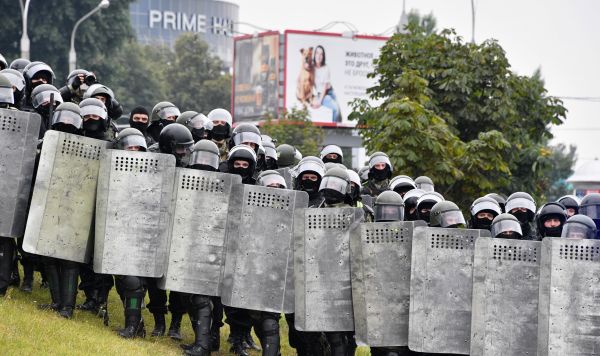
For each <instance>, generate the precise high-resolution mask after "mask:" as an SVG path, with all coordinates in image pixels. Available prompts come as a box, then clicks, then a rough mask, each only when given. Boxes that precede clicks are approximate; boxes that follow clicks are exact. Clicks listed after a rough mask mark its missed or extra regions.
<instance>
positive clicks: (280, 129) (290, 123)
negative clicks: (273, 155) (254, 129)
mask: <svg viewBox="0 0 600 356" xmlns="http://www.w3.org/2000/svg"><path fill="white" fill-rule="evenodd" d="M260 132H261V133H262V134H265V135H269V136H271V137H272V138H274V139H276V140H277V142H278V145H280V144H283V143H287V144H289V145H292V146H294V147H296V148H297V149H298V150H300V152H302V155H303V156H305V157H306V156H317V157H318V156H319V152H320V147H321V146H322V144H323V139H324V137H325V133H324V132H323V129H322V128H320V127H318V126H314V125H313V123H312V122H311V121H310V119H309V118H308V111H306V109H303V110H297V109H292V110H291V111H284V112H282V113H280V119H279V120H275V119H273V117H271V116H267V117H266V120H265V122H264V123H262V124H261V127H260Z"/></svg>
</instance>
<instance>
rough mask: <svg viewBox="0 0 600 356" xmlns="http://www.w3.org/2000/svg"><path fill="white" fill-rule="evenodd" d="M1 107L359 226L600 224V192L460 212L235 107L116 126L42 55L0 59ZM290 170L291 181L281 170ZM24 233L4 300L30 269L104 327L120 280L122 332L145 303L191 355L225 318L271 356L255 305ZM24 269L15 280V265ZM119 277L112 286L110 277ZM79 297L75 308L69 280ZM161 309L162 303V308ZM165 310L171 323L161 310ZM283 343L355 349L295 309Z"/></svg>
mask: <svg viewBox="0 0 600 356" xmlns="http://www.w3.org/2000/svg"><path fill="white" fill-rule="evenodd" d="M0 69H2V70H1V71H0V107H1V108H3V109H12V110H24V111H30V112H36V113H38V114H39V115H40V116H41V117H42V127H41V130H40V133H39V139H40V146H39V148H41V147H42V144H43V137H44V133H45V132H46V130H56V131H61V132H66V133H70V134H76V135H83V136H86V137H91V138H95V139H100V140H107V141H112V142H113V146H112V147H113V148H116V149H122V150H131V151H150V152H160V153H166V154H172V155H174V156H175V158H176V163H177V166H178V167H188V168H192V169H198V170H206V171H215V172H216V171H220V172H226V173H230V174H235V175H239V176H241V178H242V182H243V183H244V184H256V185H262V186H267V187H275V188H283V189H295V190H300V191H304V192H306V193H308V196H309V207H311V208H327V207H362V208H363V209H364V212H365V214H364V216H365V220H367V221H375V222H379V221H416V220H423V221H425V222H426V223H427V224H428V225H429V226H431V227H444V228H465V227H470V228H473V229H487V230H490V231H491V235H492V237H496V238H506V239H526V240H541V239H542V238H544V237H563V238H579V239H582V238H584V239H595V238H597V236H598V230H597V226H598V224H599V223H600V213H599V212H600V195H599V194H591V195H588V196H586V197H584V198H583V200H581V201H580V200H579V198H577V197H575V196H565V197H562V198H560V199H559V200H558V201H556V202H549V203H546V204H543V205H542V206H541V207H540V208H539V209H538V205H537V204H536V202H535V201H534V199H533V198H532V197H531V195H530V194H528V193H526V192H515V193H512V194H510V195H509V196H508V197H507V198H505V197H504V196H503V195H501V194H497V193H490V194H488V195H486V196H483V197H480V198H478V199H476V200H475V201H474V202H473V203H472V205H471V206H470V208H469V215H470V216H469V218H468V221H467V219H465V218H464V216H463V213H462V211H461V209H460V208H459V207H458V206H457V205H456V204H454V203H453V202H451V201H448V200H445V199H444V197H443V196H442V195H441V194H440V193H438V192H436V191H435V186H434V183H433V182H432V181H431V179H429V178H428V177H425V176H421V177H418V178H416V179H414V180H413V179H412V178H411V177H408V176H406V175H397V176H392V172H393V167H392V164H391V163H390V160H389V158H388V156H387V155H386V154H385V153H382V152H376V153H373V154H372V155H371V156H370V157H369V161H368V165H367V166H365V167H363V168H362V169H361V170H360V171H359V172H355V171H353V170H350V169H347V168H346V167H345V166H344V165H343V159H344V157H343V152H342V150H341V149H340V147H338V146H335V145H329V146H325V147H324V148H323V149H322V151H321V154H320V157H314V156H308V157H302V155H301V153H300V152H299V151H298V150H297V149H295V148H294V147H293V146H291V145H288V144H280V145H278V146H277V144H278V143H277V142H276V141H275V140H273V139H272V138H270V137H268V136H266V135H261V133H260V131H259V128H257V127H256V126H253V125H251V124H239V125H237V126H236V127H235V128H233V127H232V126H233V125H232V117H231V114H230V113H229V112H228V111H227V110H225V109H214V110H212V111H210V113H209V114H208V115H207V116H205V115H203V114H201V113H199V112H196V111H185V112H180V110H179V108H177V107H176V106H175V105H173V104H172V103H170V102H166V101H165V102H160V103H158V104H156V105H155V106H154V108H153V109H152V110H151V111H150V112H148V111H147V110H146V109H145V108H143V107H137V108H135V109H133V110H131V112H130V115H129V128H125V129H123V130H121V131H120V132H117V130H116V129H115V126H114V125H111V120H115V119H117V118H119V117H120V116H121V115H122V112H123V109H122V107H121V105H120V104H119V102H118V101H117V99H116V98H115V96H114V93H113V92H112V90H111V89H110V88H108V87H107V86H105V85H103V84H100V83H98V82H97V79H96V76H95V75H94V73H92V72H89V71H86V70H83V69H78V70H75V71H73V72H71V73H70V74H69V76H68V78H67V83H66V85H65V86H64V87H61V88H60V89H57V88H56V87H55V86H54V85H53V84H54V73H53V71H52V69H51V68H50V67H49V66H48V65H46V64H45V63H42V62H29V61H27V60H25V59H16V60H14V61H13V62H12V63H10V65H9V64H8V63H7V62H6V61H4V60H3V58H0ZM286 167H287V168H289V172H291V176H292V180H291V183H290V182H289V181H287V182H286V179H285V178H284V177H283V176H282V175H281V174H280V172H282V171H281V169H282V168H286ZM21 245H22V239H16V240H15V239H11V238H0V252H1V253H0V295H4V294H5V293H6V291H7V288H8V287H9V286H19V284H20V289H21V291H23V292H31V291H32V284H33V274H34V271H35V270H38V271H40V272H41V275H42V286H43V287H46V288H48V290H49V292H50V300H51V302H50V303H48V304H45V305H42V306H41V308H44V309H51V310H55V311H56V312H58V313H59V314H60V315H61V316H63V317H65V318H71V317H72V316H73V310H74V309H75V308H78V309H81V310H84V311H89V312H92V313H94V314H98V315H99V316H101V317H102V318H104V321H105V324H107V323H108V311H107V301H108V294H109V292H110V290H111V289H112V287H113V286H114V285H115V284H116V290H117V292H118V293H119V295H120V297H121V300H122V302H123V306H124V313H125V326H124V328H123V329H121V330H120V331H119V335H120V336H122V337H124V338H134V337H144V336H145V334H146V330H145V323H144V320H143V319H142V315H141V310H142V308H143V306H144V299H145V296H146V294H147V293H148V294H149V300H150V302H149V303H148V304H147V305H145V306H146V307H147V308H148V309H149V311H150V312H151V313H152V314H153V317H154V327H153V330H152V331H151V334H152V336H156V337H159V336H163V335H165V334H167V335H168V336H169V337H171V338H173V339H178V340H181V339H182V336H181V332H180V325H181V322H182V318H183V316H184V315H185V314H188V315H189V318H190V320H191V323H192V327H193V330H194V333H195V339H194V343H193V344H191V345H182V348H183V349H184V352H185V353H186V354H189V355H209V354H210V352H211V351H217V350H219V348H220V345H219V343H220V328H221V326H223V323H222V320H223V314H225V317H226V322H227V323H228V324H229V325H230V335H229V339H228V340H229V342H230V343H231V349H230V351H231V353H233V354H236V355H247V354H248V353H247V350H248V349H256V350H260V349H261V348H260V347H259V346H258V345H257V344H255V342H254V341H253V339H252V336H251V334H250V332H251V328H252V327H254V330H255V332H256V334H257V336H258V337H259V339H260V341H261V346H262V353H263V355H278V354H279V352H280V351H279V350H280V345H279V343H280V339H279V323H278V320H279V318H280V315H278V314H276V313H266V312H256V313H254V312H252V311H247V310H240V309H236V308H229V307H227V306H225V307H224V306H223V305H222V304H221V302H220V299H219V298H218V297H209V296H204V295H190V294H185V293H178V292H174V291H172V292H170V293H168V294H167V291H164V290H161V289H160V288H158V287H157V280H156V279H152V278H142V277H135V276H114V277H113V276H109V275H102V274H97V273H95V272H94V271H93V269H92V268H91V266H90V265H85V264H79V263H76V262H72V261H66V260H61V259H55V258H48V257H42V256H36V255H32V254H29V253H27V252H25V251H23V249H22V248H21ZM18 261H20V263H21V264H22V266H23V271H24V276H23V278H22V282H21V278H20V276H19V270H18V266H17V263H18ZM115 281H116V283H115ZM78 283H79V289H80V290H82V291H83V292H84V294H85V297H86V299H85V302H84V303H83V304H81V305H75V300H76V295H77V285H78ZM167 305H168V306H167ZM169 311H170V312H171V314H172V317H171V323H170V325H169V327H168V328H167V325H166V321H165V315H166V314H167V313H168V312H169ZM286 320H287V322H288V324H289V333H290V334H289V340H290V345H291V346H292V347H293V348H295V349H296V350H297V353H298V354H299V355H321V354H331V355H336V356H337V355H340V356H341V355H352V354H354V350H355V348H356V343H355V341H354V337H353V334H352V333H351V332H327V333H325V332H323V333H319V332H301V331H297V330H296V329H295V328H294V315H293V314H289V315H286ZM371 352H372V354H374V355H400V354H408V353H411V351H409V350H408V349H406V348H372V350H371Z"/></svg>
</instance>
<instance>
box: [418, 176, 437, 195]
mask: <svg viewBox="0 0 600 356" xmlns="http://www.w3.org/2000/svg"><path fill="white" fill-rule="evenodd" d="M415 185H416V186H417V188H419V189H421V190H423V191H424V192H425V193H429V192H434V191H435V185H434V184H433V181H432V180H431V178H429V177H427V176H420V177H417V178H415Z"/></svg>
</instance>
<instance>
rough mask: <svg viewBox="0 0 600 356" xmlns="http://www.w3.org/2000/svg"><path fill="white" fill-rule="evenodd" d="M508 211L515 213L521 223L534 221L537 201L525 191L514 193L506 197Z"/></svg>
mask: <svg viewBox="0 0 600 356" xmlns="http://www.w3.org/2000/svg"><path fill="white" fill-rule="evenodd" d="M505 209H506V212H507V213H509V214H513V215H514V216H515V217H516V218H517V220H519V221H520V222H521V224H522V225H523V224H527V223H530V222H532V221H533V217H534V216H535V201H534V200H533V198H532V197H531V195H529V194H528V193H525V192H516V193H512V194H511V195H510V196H509V197H508V199H506V207H505Z"/></svg>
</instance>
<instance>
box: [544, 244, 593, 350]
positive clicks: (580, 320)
mask: <svg viewBox="0 0 600 356" xmlns="http://www.w3.org/2000/svg"><path fill="white" fill-rule="evenodd" d="M540 269H541V270H540V301H539V313H538V355H557V356H558V355H598V354H600V307H599V305H600V241H598V240H571V239H558V238H545V239H544V240H543V241H542V260H541V267H540Z"/></svg>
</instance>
